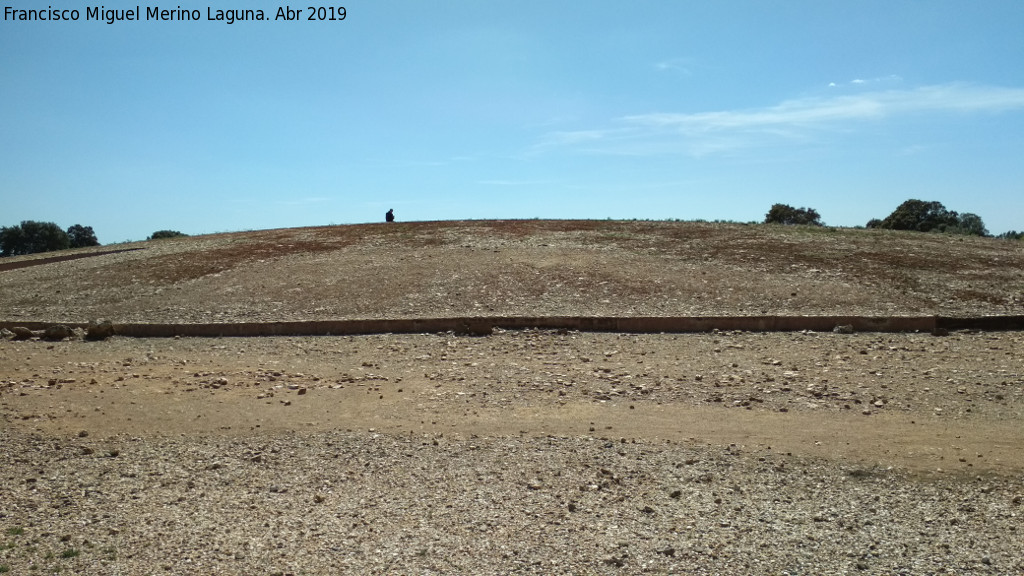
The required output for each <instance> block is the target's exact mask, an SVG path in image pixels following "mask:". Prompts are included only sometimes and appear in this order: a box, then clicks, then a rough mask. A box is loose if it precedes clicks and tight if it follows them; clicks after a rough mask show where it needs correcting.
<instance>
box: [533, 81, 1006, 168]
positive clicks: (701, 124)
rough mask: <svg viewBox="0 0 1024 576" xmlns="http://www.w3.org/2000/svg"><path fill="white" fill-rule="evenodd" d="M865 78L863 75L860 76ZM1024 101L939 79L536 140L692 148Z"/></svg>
mask: <svg viewBox="0 0 1024 576" xmlns="http://www.w3.org/2000/svg"><path fill="white" fill-rule="evenodd" d="M865 82H867V81H865ZM1020 109H1024V88H1004V87H998V86H978V85H970V84H945V85H936V86H923V87H920V88H916V89H909V90H882V91H873V92H862V93H858V94H844V95H836V96H828V97H813V98H799V99H793V100H787V101H783V102H781V103H779V104H776V105H774V106H768V107H764V108H754V109H745V110H723V111H716V112H696V113H671V112H664V113H651V114H637V115H630V116H624V117H622V118H619V119H617V120H615V121H614V122H612V123H610V124H611V125H610V126H608V127H606V128H598V129H587V130H576V131H561V132H551V133H548V134H547V135H545V137H544V138H543V139H542V141H541V142H540V143H539V144H538V145H537V146H536V147H535V150H537V151H540V150H543V149H545V148H547V149H550V148H570V149H577V150H581V151H586V152H600V153H607V154H637V153H639V154H645V153H656V152H658V151H660V152H661V153H673V152H682V153H688V154H691V155H695V156H700V155H704V154H713V153H715V152H722V151H726V150H730V149H735V148H739V147H749V146H756V145H758V144H763V143H770V142H778V141H779V139H807V138H810V137H812V136H814V135H815V134H817V133H819V132H821V131H824V130H838V131H845V130H853V129H856V128H857V127H858V126H859V125H860V123H863V122H866V121H880V120H883V119H886V118H892V117H904V116H912V115H921V114H952V113H959V114H964V113H997V112H1005V111H1010V110H1020Z"/></svg>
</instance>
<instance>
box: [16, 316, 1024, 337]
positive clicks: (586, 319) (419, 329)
mask: <svg viewBox="0 0 1024 576" xmlns="http://www.w3.org/2000/svg"><path fill="white" fill-rule="evenodd" d="M51 324H56V322H0V328H8V329H10V328H13V327H14V326H24V327H26V328H29V329H32V330H42V329H44V328H46V327H47V326H49V325H51ZM65 324H66V325H68V326H70V327H72V328H84V327H85V326H86V324H82V323H65ZM839 325H850V326H853V329H854V331H857V332H934V331H936V330H939V329H945V330H968V329H972V330H986V331H989V330H1024V316H982V317H974V318H954V317H944V316H669V317H639V318H637V317H617V316H536V317H529V316H508V317H469V318H396V319H377V320H369V319H367V320H323V321H311V322H249V323H245V322H243V323H233V324H115V325H114V331H115V332H116V333H117V334H118V335H121V336H131V337H135V338H170V337H174V336H197V337H221V336H225V337H226V336H326V335H351V334H421V333H436V332H454V333H456V334H465V335H475V336H483V335H487V334H490V333H491V332H492V331H493V330H494V329H495V328H500V329H505V330H525V329H529V328H537V329H546V330H579V331H581V332H627V333H638V334H639V333H659V332H669V333H685V332H710V331H712V330H742V331H749V332H794V331H800V330H811V331H814V332H828V331H831V330H832V329H833V328H835V327H836V326H839Z"/></svg>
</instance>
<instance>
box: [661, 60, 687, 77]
mask: <svg viewBox="0 0 1024 576" xmlns="http://www.w3.org/2000/svg"><path fill="white" fill-rule="evenodd" d="M689 66H690V60H689V59H687V58H671V59H669V60H662V61H661V62H656V63H655V64H654V69H655V70H658V71H659V72H676V73H678V74H683V75H686V76H689V75H690V74H691V72H690V67H689Z"/></svg>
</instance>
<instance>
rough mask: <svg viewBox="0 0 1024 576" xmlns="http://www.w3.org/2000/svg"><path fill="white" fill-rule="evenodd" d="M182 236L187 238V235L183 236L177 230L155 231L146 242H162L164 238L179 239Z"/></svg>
mask: <svg viewBox="0 0 1024 576" xmlns="http://www.w3.org/2000/svg"><path fill="white" fill-rule="evenodd" d="M183 236H188V234H183V233H181V232H178V231H177V230H157V231H156V232H153V234H152V235H151V236H150V237H149V238H146V240H163V239H165V238H181V237H183Z"/></svg>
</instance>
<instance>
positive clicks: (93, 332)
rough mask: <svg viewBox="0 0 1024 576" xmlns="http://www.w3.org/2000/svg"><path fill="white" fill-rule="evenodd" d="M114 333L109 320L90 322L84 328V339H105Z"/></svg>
mask: <svg viewBox="0 0 1024 576" xmlns="http://www.w3.org/2000/svg"><path fill="white" fill-rule="evenodd" d="M113 335H114V324H113V323H112V322H111V321H110V320H101V321H99V322H90V323H89V326H88V328H86V329H85V339H86V340H106V339H107V338H110V337H111V336H113Z"/></svg>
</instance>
